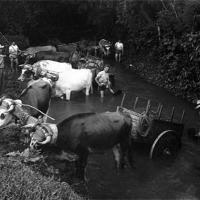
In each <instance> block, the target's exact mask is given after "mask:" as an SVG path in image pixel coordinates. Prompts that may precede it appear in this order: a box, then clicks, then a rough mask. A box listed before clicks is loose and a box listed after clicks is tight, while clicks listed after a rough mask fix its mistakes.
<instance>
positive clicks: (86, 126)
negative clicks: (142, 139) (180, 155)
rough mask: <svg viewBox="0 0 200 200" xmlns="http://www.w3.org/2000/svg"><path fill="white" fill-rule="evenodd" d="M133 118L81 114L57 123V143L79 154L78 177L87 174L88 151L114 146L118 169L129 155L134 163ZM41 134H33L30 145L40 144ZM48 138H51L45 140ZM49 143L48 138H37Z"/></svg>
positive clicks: (116, 115)
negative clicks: (132, 153)
mask: <svg viewBox="0 0 200 200" xmlns="http://www.w3.org/2000/svg"><path fill="white" fill-rule="evenodd" d="M131 127H132V123H131V117H130V116H129V115H126V114H121V113H118V112H104V113H80V114H76V115H73V116H71V117H69V118H67V119H65V120H64V121H62V122H61V123H59V124H58V125H57V128H58V137H57V141H56V143H55V144H56V146H57V147H58V148H59V149H61V150H63V151H65V152H72V153H75V154H76V155H78V160H77V161H76V170H77V175H78V177H79V178H81V179H83V178H84V177H85V167H86V165H87V159H88V155H89V152H91V151H94V152H95V151H96V150H97V151H102V150H103V151H105V150H107V149H111V148H113V153H114V159H115V161H116V164H117V169H119V167H123V166H124V164H125V157H126V156H127V157H128V161H129V164H130V165H131V166H133V161H132V156H131V148H130V147H131ZM38 138H41V137H38V135H37V134H36V133H35V134H33V135H32V138H31V143H30V147H31V148H34V147H36V146H37V145H35V144H37V143H36V142H35V141H36V140H38ZM46 140H48V142H50V141H49V138H48V139H46ZM38 142H39V143H40V144H41V142H42V144H47V142H46V141H38Z"/></svg>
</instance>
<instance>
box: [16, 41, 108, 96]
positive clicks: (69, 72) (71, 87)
mask: <svg viewBox="0 0 200 200" xmlns="http://www.w3.org/2000/svg"><path fill="white" fill-rule="evenodd" d="M103 41H104V40H103ZM100 43H101V41H100ZM104 43H105V41H104ZM108 43H109V42H108ZM109 44H110V43H109ZM80 46H81V45H80V44H79V45H77V44H76V43H71V44H68V45H57V48H55V47H54V46H38V47H29V48H28V49H26V50H25V51H23V52H22V53H21V56H22V57H25V62H24V64H21V65H20V67H21V68H22V70H21V75H20V77H19V80H21V81H23V80H25V78H30V77H32V78H34V79H38V78H41V77H45V78H46V79H48V80H49V81H50V82H51V84H52V96H56V97H61V98H63V97H64V96H65V97H66V99H67V100H70V94H71V91H80V90H83V89H86V95H89V93H90V91H91V93H93V84H95V81H94V79H95V77H96V75H97V73H98V72H99V71H101V70H103V69H104V61H103V59H102V58H99V57H97V56H93V55H90V54H89V53H88V49H89V47H87V48H86V49H87V53H86V55H85V54H84V53H83V52H86V50H85V48H83V47H82V48H80ZM92 47H93V46H90V49H91V48H92ZM101 48H102V46H101V47H99V49H101ZM106 49H107V50H109V48H108V46H106ZM102 52H103V50H102ZM106 55H107V54H106Z"/></svg>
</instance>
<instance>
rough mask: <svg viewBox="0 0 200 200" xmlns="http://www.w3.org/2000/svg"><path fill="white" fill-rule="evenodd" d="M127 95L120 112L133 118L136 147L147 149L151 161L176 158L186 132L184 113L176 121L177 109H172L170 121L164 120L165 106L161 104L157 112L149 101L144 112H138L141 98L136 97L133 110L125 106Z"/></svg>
mask: <svg viewBox="0 0 200 200" xmlns="http://www.w3.org/2000/svg"><path fill="white" fill-rule="evenodd" d="M124 99H125V95H124V96H123V99H122V102H121V105H120V106H117V111H118V112H123V113H128V114H130V116H131V118H132V141H133V143H134V146H137V147H139V149H143V150H144V149H145V152H146V151H147V152H148V154H149V157H150V158H151V159H155V158H159V159H166V158H174V157H175V156H176V155H177V153H178V151H179V150H180V148H181V137H182V134H183V130H184V124H183V123H182V122H183V118H184V114H185V111H184V110H183V111H182V114H181V117H180V120H179V121H178V122H177V121H175V120H174V113H175V108H174V107H173V108H172V111H171V116H170V118H169V119H162V111H163V105H162V104H159V105H158V107H157V110H156V111H153V110H152V109H151V101H150V100H148V102H147V105H146V109H145V110H144V112H142V113H139V112H136V111H135V110H136V106H137V103H138V100H139V97H136V99H135V102H134V106H133V109H132V110H131V109H127V108H125V107H124V106H123V103H124Z"/></svg>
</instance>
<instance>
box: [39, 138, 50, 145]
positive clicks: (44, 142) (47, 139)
mask: <svg viewBox="0 0 200 200" xmlns="http://www.w3.org/2000/svg"><path fill="white" fill-rule="evenodd" d="M50 142H51V136H47V137H46V140H44V141H43V142H41V144H48V143H50Z"/></svg>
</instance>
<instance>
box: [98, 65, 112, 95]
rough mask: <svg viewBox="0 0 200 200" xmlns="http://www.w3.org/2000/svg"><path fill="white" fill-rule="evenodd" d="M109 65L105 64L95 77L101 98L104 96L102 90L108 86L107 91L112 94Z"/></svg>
mask: <svg viewBox="0 0 200 200" xmlns="http://www.w3.org/2000/svg"><path fill="white" fill-rule="evenodd" d="M108 70H109V67H108V66H106V67H105V68H104V70H103V71H101V72H99V73H98V74H97V76H96V78H95V81H96V82H97V84H98V86H99V90H100V95H101V98H103V97H104V91H105V90H106V89H107V88H108V89H109V91H110V92H111V93H112V94H114V91H113V90H112V89H111V83H110V80H109V73H108Z"/></svg>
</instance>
